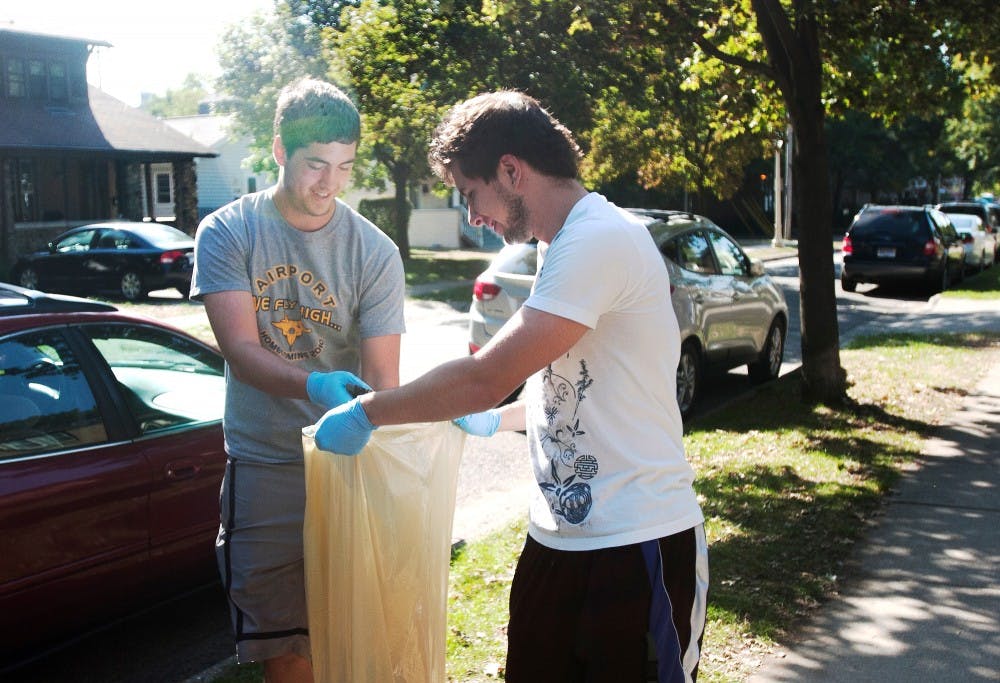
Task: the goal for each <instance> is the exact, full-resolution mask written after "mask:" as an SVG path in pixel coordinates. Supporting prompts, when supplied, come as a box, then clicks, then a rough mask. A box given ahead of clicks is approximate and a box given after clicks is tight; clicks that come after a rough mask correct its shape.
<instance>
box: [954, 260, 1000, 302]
mask: <svg viewBox="0 0 1000 683" xmlns="http://www.w3.org/2000/svg"><path fill="white" fill-rule="evenodd" d="M941 296H947V297H956V298H961V299H1000V263H994V264H993V267H991V268H987V269H986V270H984V271H983V272H981V273H977V274H975V275H966V276H965V279H964V280H962V281H961V282H959V283H956V284H954V285H952V286H951V289H946V290H945V291H944V292H942V293H941Z"/></svg>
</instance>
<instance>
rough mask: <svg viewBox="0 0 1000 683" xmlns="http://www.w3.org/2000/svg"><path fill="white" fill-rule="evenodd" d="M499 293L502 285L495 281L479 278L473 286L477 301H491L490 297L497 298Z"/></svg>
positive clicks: (473, 294) (473, 293)
mask: <svg viewBox="0 0 1000 683" xmlns="http://www.w3.org/2000/svg"><path fill="white" fill-rule="evenodd" d="M499 293H500V285H498V284H495V283H493V282H483V281H482V280H480V279H478V278H477V279H476V282H475V284H474V285H473V286H472V296H474V297H475V298H476V301H489V300H490V299H495V298H496V296H497V294H499Z"/></svg>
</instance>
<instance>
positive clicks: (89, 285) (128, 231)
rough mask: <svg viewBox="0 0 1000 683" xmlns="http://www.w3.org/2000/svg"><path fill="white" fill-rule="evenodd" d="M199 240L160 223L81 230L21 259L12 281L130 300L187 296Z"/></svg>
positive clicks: (103, 225)
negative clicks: (166, 292) (171, 291)
mask: <svg viewBox="0 0 1000 683" xmlns="http://www.w3.org/2000/svg"><path fill="white" fill-rule="evenodd" d="M193 265H194V238H192V237H191V236H190V235H187V234H185V233H183V232H181V231H180V230H178V229H177V228H174V227H172V226H169V225H163V224H161V223H129V222H124V221H122V222H109V223H93V224H90V225H81V226H80V227H78V228H73V229H72V230H69V231H67V232H64V233H63V234H62V235H60V236H59V237H57V238H56V239H55V240H54V241H52V242H50V243H49V245H48V249H46V250H45V251H40V252H36V253H34V254H29V255H28V256H24V257H22V258H20V259H19V260H18V261H17V263H15V264H14V268H13V270H12V271H11V272H12V280H13V281H14V282H15V283H17V284H19V285H21V286H22V287H27V288H28V289H41V290H45V291H57V292H68V293H71V294H90V293H96V292H113V293H115V294H117V295H119V296H121V297H124V298H125V299H126V300H128V301H135V300H137V299H141V298H142V297H144V296H145V295H146V294H147V293H149V292H150V291H153V290H157V289H168V288H171V287H173V288H175V289H176V290H177V291H179V292H180V293H181V294H182V295H183V296H185V297H187V295H188V293H189V292H190V290H191V271H192V269H193Z"/></svg>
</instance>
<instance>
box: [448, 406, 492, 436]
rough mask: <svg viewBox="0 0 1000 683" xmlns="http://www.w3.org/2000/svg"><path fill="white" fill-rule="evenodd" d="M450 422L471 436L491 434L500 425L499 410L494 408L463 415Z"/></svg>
mask: <svg viewBox="0 0 1000 683" xmlns="http://www.w3.org/2000/svg"><path fill="white" fill-rule="evenodd" d="M452 422H454V423H455V424H456V425H458V426H459V427H461V428H462V430H463V431H465V432H468V433H469V434H472V435H473V436H493V435H494V434H496V433H497V429H498V428H499V427H500V411H499V410H497V409H495V408H494V409H491V410H487V411H484V412H482V413H472V414H470V415H463V416H462V417H458V418H455V419H454V420H452Z"/></svg>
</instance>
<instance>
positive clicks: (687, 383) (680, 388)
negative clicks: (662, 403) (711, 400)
mask: <svg viewBox="0 0 1000 683" xmlns="http://www.w3.org/2000/svg"><path fill="white" fill-rule="evenodd" d="M701 375H702V368H701V353H700V352H699V351H698V345H697V344H695V343H694V342H691V341H688V342H684V344H683V345H682V346H681V358H680V361H678V363H677V406H678V407H679V408H680V409H681V417H684V418H687V416H688V415H690V414H691V412H692V411H693V409H694V404H695V401H697V400H698V394H699V393H700V391H701Z"/></svg>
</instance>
